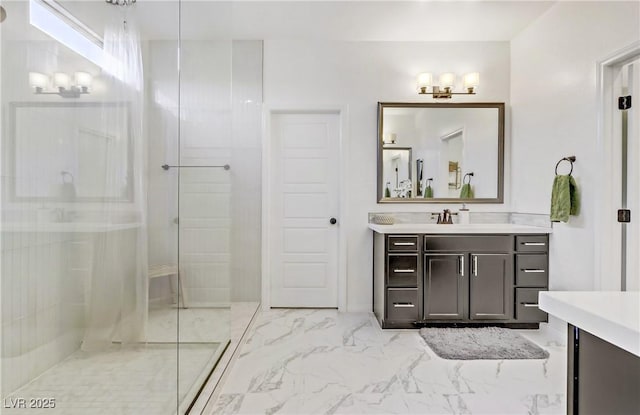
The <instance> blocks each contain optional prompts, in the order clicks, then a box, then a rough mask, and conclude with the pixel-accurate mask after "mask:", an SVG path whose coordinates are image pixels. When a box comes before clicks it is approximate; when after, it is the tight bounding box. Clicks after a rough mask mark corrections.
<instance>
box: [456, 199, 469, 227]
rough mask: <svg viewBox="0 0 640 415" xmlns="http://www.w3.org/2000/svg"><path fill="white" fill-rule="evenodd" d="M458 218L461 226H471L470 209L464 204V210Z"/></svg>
mask: <svg viewBox="0 0 640 415" xmlns="http://www.w3.org/2000/svg"><path fill="white" fill-rule="evenodd" d="M458 217H459V218H460V224H462V225H468V224H469V209H467V207H466V206H465V204H464V203H463V204H462V209H460V211H459V212H458Z"/></svg>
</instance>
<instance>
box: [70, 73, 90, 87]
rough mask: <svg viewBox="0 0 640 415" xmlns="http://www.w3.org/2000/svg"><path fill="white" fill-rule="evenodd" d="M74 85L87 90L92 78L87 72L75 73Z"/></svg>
mask: <svg viewBox="0 0 640 415" xmlns="http://www.w3.org/2000/svg"><path fill="white" fill-rule="evenodd" d="M73 76H74V78H75V85H76V86H79V87H84V88H89V87H90V86H91V81H92V80H93V77H92V76H91V74H90V73H87V72H76V73H75V74H74V75H73Z"/></svg>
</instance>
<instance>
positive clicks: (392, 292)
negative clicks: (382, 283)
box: [387, 288, 420, 321]
mask: <svg viewBox="0 0 640 415" xmlns="http://www.w3.org/2000/svg"><path fill="white" fill-rule="evenodd" d="M419 318H420V303H419V302H418V289H417V288H406V289H403V288H389V289H388V290H387V319H388V320H410V321H416V320H418V319H419Z"/></svg>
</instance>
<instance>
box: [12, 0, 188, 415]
mask: <svg viewBox="0 0 640 415" xmlns="http://www.w3.org/2000/svg"><path fill="white" fill-rule="evenodd" d="M121 3H127V4H125V5H122V6H120V5H112V4H108V3H105V2H103V1H86V2H83V1H59V2H55V1H51V0H31V1H16V2H3V3H2V7H3V8H4V9H5V11H6V19H5V20H4V21H3V22H2V23H0V36H1V39H0V41H1V57H2V74H1V76H2V79H1V87H2V89H1V97H0V98H1V105H2V113H3V115H4V116H3V123H2V130H1V131H2V148H1V151H2V166H1V169H2V183H1V184H2V205H1V208H2V223H1V231H2V235H1V240H0V242H1V244H2V247H1V248H2V257H1V261H2V274H1V276H0V277H1V278H0V283H1V291H0V294H1V295H0V301H1V307H2V333H1V335H2V336H1V337H2V352H1V370H2V382H1V383H2V391H1V394H2V398H3V406H6V405H4V404H5V403H8V405H9V407H4V408H3V411H2V413H3V414H5V413H6V414H12V413H19V414H25V413H29V411H41V410H42V409H40V408H27V409H24V408H22V406H24V405H29V403H30V402H31V401H30V400H31V399H35V401H34V402H36V406H39V407H43V406H46V407H48V408H49V409H48V410H47V413H51V414H56V413H58V414H65V415H67V414H92V413H104V412H108V413H111V414H119V413H145V414H147V413H148V414H173V413H176V411H177V408H178V405H179V403H180V401H179V399H178V398H179V396H178V376H177V366H178V356H177V349H178V341H177V340H178V339H177V333H178V310H179V307H180V306H181V304H180V302H181V301H182V296H181V294H183V293H181V292H180V284H179V282H180V281H179V280H178V274H179V273H180V267H179V259H178V255H179V249H178V242H179V241H178V238H179V234H180V232H179V224H178V217H179V214H178V194H179V190H178V189H179V179H180V176H179V174H180V173H179V171H177V170H164V169H163V168H161V166H162V165H163V164H169V165H174V164H178V163H179V158H178V153H179V133H180V131H179V123H180V116H179V89H178V84H179V78H178V68H177V64H176V62H177V58H176V57H177V51H178V40H179V30H178V29H179V21H178V19H177V16H178V15H179V3H178V2H154V1H144V2H137V3H136V4H134V5H131V4H129V2H121ZM158 16H164V18H162V19H158V18H157V17H158ZM183 305H184V304H183ZM183 305H182V306H183Z"/></svg>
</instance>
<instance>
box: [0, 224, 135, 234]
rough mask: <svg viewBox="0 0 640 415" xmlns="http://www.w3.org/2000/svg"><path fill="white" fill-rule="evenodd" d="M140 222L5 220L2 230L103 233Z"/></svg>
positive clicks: (0, 227) (0, 229)
mask: <svg viewBox="0 0 640 415" xmlns="http://www.w3.org/2000/svg"><path fill="white" fill-rule="evenodd" d="M139 227H140V223H138V222H127V223H108V222H3V223H2V224H1V225H0V231H2V232H50V233H58V232H60V233H67V232H77V233H102V232H113V231H122V230H127V229H135V228H139Z"/></svg>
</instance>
